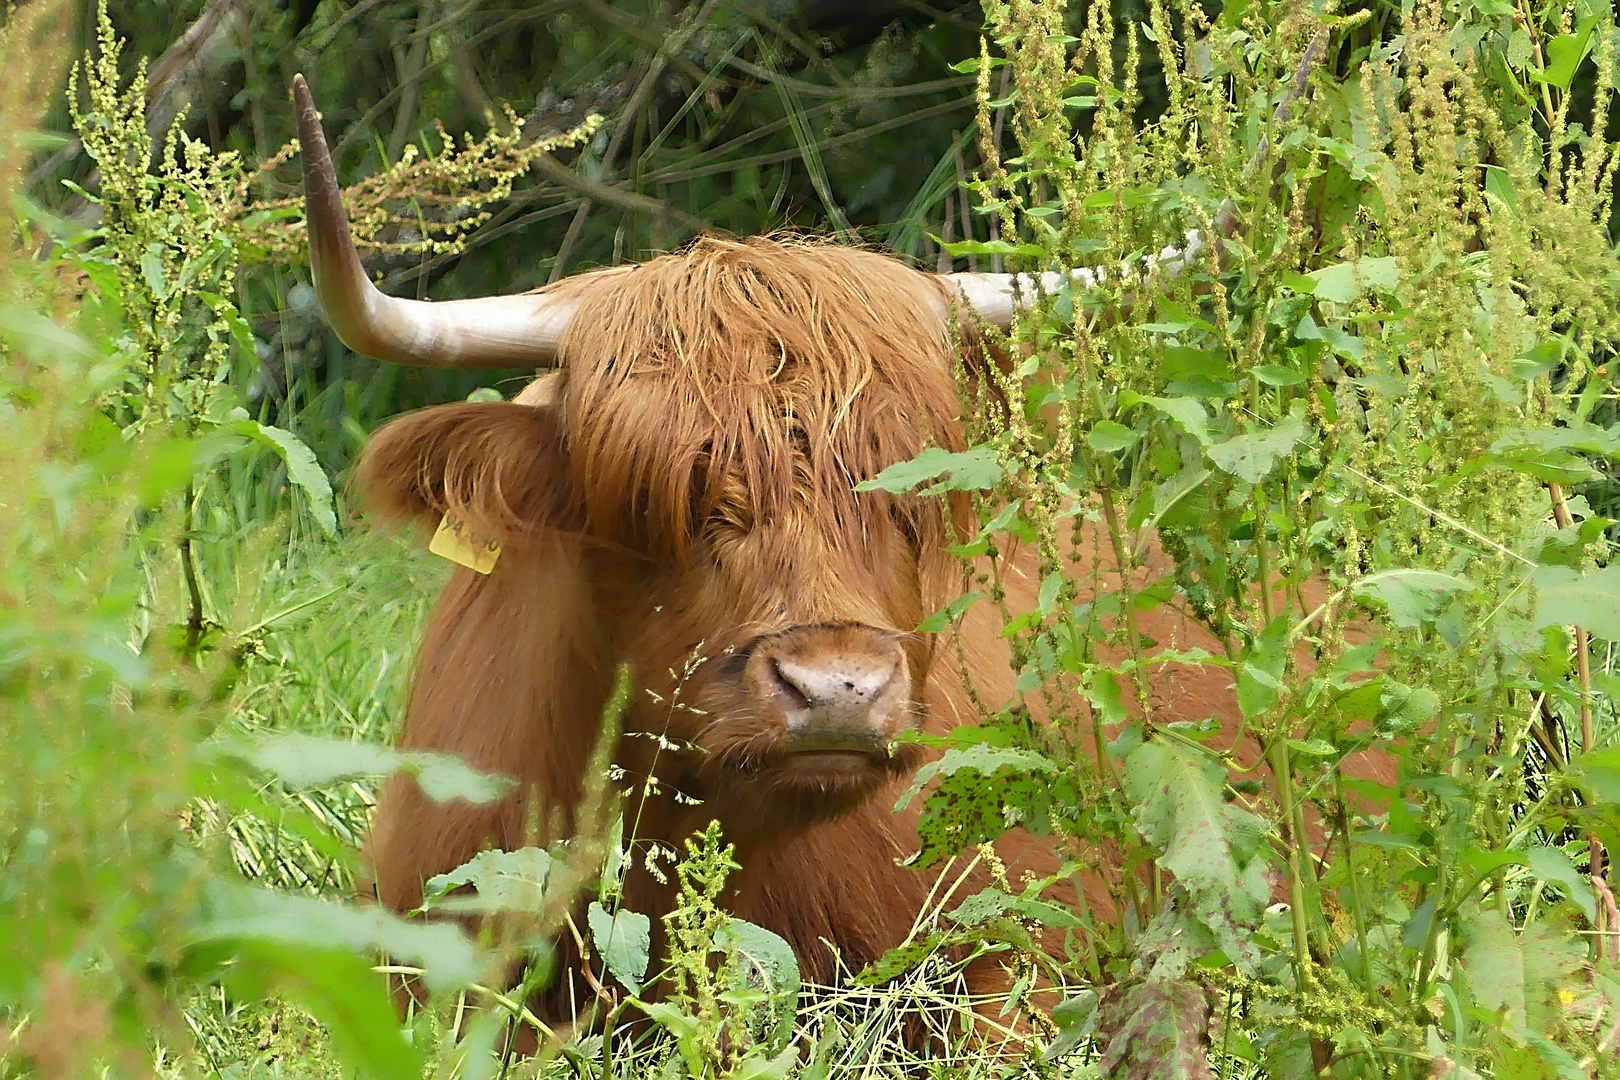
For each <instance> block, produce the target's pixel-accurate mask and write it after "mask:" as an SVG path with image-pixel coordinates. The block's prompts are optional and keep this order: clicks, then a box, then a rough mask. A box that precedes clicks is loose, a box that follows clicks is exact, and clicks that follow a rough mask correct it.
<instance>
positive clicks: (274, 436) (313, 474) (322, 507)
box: [230, 419, 337, 538]
mask: <svg viewBox="0 0 1620 1080" xmlns="http://www.w3.org/2000/svg"><path fill="white" fill-rule="evenodd" d="M230 429H231V430H232V431H235V432H236V433H237V434H239V435H246V436H247V437H248V438H250V439H254V440H256V441H258V442H260V443H263V444H264V445H265V446H268V447H269V448H270V449H272V450H274V451H275V452H276V453H277V454H278V455H280V457H281V460H282V461H285V462H286V463H287V479H288V480H291V481H292V482H293V483H294V484H296V485H297V486H298V488H299V489H300V490H302V491H303V493H304V495H305V497H306V498H308V499H309V508H310V510H311V512H313V513H314V515H315V520H316V522H318V523H319V524H320V527H321V531H322V532H323V533H325V534H326V535H327V537H328V538H333V537H336V536H337V515H336V513H335V512H334V511H333V509H332V483H331V481H329V480H328V479H327V478H326V470H325V469H322V468H321V465H320V462H318V461H316V460H315V451H313V450H311V449H310V448H309V447H308V446H306V445H304V442H303V440H302V439H300V438H299V437H298V436H296V435H294V434H293V433H292V432H290V431H285V430H283V429H282V428H278V427H271V426H270V425H269V424H261V423H259V422H258V421H257V420H247V419H236V420H235V421H234V422H233V423H232V424H231V425H230Z"/></svg>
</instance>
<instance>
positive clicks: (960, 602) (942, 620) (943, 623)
mask: <svg viewBox="0 0 1620 1080" xmlns="http://www.w3.org/2000/svg"><path fill="white" fill-rule="evenodd" d="M982 599H984V592H983V590H980V589H970V590H968V591H967V592H965V593H963V594H962V595H961V596H958V597H957V598H956V599H955V600H952V601H951V602H950V603H949V604H946V605H945V606H944V607H943V608H941V609H940V610H938V611H936V612H934V613H933V614H932V615H930V616H928V618H926V619H924V620H923V621H922V622H921V623H920V624H918V626H917V633H919V634H938V633H942V632H943V631H944V629H945V628H946V627H947V626H949V625H951V623H953V622H955V621H956V620H957V619H959V618H961V617H962V613H963V612H965V611H967V609H968V608H970V607H972V606H973V605H974V604H976V603H978V602H979V601H980V600H982Z"/></svg>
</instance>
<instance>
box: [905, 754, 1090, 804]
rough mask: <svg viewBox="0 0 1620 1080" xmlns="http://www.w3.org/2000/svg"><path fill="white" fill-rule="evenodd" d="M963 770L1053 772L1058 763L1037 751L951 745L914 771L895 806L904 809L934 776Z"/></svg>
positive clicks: (985, 774)
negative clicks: (965, 747) (942, 754)
mask: <svg viewBox="0 0 1620 1080" xmlns="http://www.w3.org/2000/svg"><path fill="white" fill-rule="evenodd" d="M962 769H972V770H973V771H974V772H977V773H981V774H982V775H984V776H989V775H991V774H992V773H995V772H998V771H1000V770H1001V769H1012V770H1014V771H1017V772H1026V773H1055V772H1057V771H1058V765H1057V762H1055V761H1053V760H1052V759H1051V758H1049V757H1044V756H1042V755H1041V754H1037V753H1035V752H1034V751H1033V750H1018V749H1015V748H1013V747H1006V746H988V745H985V744H983V743H980V744H978V745H976V746H970V747H968V748H967V749H965V750H957V749H954V748H953V749H950V750H947V751H945V754H944V756H943V757H941V758H940V759H939V760H938V761H930V762H928V763H927V764H925V765H923V767H922V768H920V769H918V770H917V775H916V776H914V777H913V778H912V781H911V787H909V788H907V789H906V793H905V794H904V795H902V796H900V801H899V802H898V803H896V804H895V807H894V808H895V809H896V810H904V809H905V808H906V806H907V805H908V804H910V802H911V800H912V799H913V798H915V797H916V796H917V793H918V792H920V791H922V789H923V786H924V785H925V784H927V783H928V781H930V780H932V779H933V778H934V777H935V776H950V775H951V774H952V773H955V772H958V771H960V770H962Z"/></svg>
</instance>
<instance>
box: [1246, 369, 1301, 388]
mask: <svg viewBox="0 0 1620 1080" xmlns="http://www.w3.org/2000/svg"><path fill="white" fill-rule="evenodd" d="M1249 370H1251V371H1253V372H1254V377H1255V378H1257V379H1259V380H1260V381H1261V382H1263V383H1265V384H1266V385H1267V386H1298V385H1300V384H1301V383H1303V382H1304V381H1305V376H1303V375H1301V374H1300V373H1299V372H1297V371H1290V370H1289V369H1288V368H1285V367H1279V366H1278V365H1276V364H1260V365H1259V366H1257V367H1253V368H1250V369H1249Z"/></svg>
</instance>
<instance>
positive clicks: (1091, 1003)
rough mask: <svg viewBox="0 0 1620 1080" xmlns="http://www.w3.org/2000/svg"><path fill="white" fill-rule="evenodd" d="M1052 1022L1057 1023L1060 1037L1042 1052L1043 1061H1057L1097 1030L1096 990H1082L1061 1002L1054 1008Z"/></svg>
mask: <svg viewBox="0 0 1620 1080" xmlns="http://www.w3.org/2000/svg"><path fill="white" fill-rule="evenodd" d="M1052 1022H1053V1023H1054V1024H1056V1025H1057V1029H1058V1037H1057V1038H1056V1039H1053V1040H1052V1043H1051V1045H1049V1046H1048V1047H1047V1048H1046V1050H1045V1051H1043V1052H1042V1054H1041V1060H1042V1061H1056V1060H1057V1059H1059V1058H1061V1057H1062V1056H1063V1055H1065V1054H1067V1053H1069V1052H1070V1051H1071V1050H1073V1049H1074V1048H1075V1047H1077V1046H1079V1045H1080V1040H1082V1039H1086V1038H1090V1036H1091V1033H1092V1032H1093V1031H1096V1030H1097V993H1096V991H1094V990H1081V991H1080V992H1078V993H1077V994H1075V995H1074V996H1073V997H1071V998H1069V999H1067V1000H1065V1001H1061V1002H1059V1003H1058V1005H1057V1007H1056V1008H1054V1009H1053V1010H1052Z"/></svg>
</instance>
